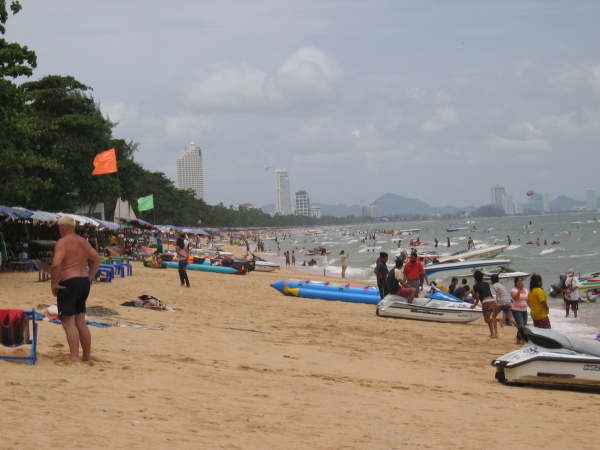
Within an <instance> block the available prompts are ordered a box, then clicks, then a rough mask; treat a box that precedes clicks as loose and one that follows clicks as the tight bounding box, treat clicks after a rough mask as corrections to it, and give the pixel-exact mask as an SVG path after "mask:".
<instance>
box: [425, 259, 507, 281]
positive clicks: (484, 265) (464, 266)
mask: <svg viewBox="0 0 600 450" xmlns="http://www.w3.org/2000/svg"><path fill="white" fill-rule="evenodd" d="M508 264H510V259H499V258H492V259H469V260H467V261H455V262H448V263H435V262H434V263H432V264H427V265H426V266H425V272H426V273H427V276H428V277H431V276H432V275H433V276H436V277H440V278H450V277H468V276H472V275H473V272H475V271H476V270H480V271H481V272H497V271H499V270H500V267H502V266H507V265H508Z"/></svg>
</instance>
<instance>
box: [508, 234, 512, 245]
mask: <svg viewBox="0 0 600 450" xmlns="http://www.w3.org/2000/svg"><path fill="white" fill-rule="evenodd" d="M507 237H508V245H509V247H510V244H512V241H511V240H510V236H507Z"/></svg>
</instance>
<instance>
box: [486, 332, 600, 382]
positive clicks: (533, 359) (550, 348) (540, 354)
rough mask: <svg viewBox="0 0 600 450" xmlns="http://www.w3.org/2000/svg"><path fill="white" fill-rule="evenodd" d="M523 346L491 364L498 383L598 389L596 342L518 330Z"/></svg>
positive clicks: (599, 352) (599, 357)
mask: <svg viewBox="0 0 600 450" xmlns="http://www.w3.org/2000/svg"><path fill="white" fill-rule="evenodd" d="M519 334H520V336H521V338H522V339H523V340H524V341H525V342H527V344H525V346H524V347H521V348H520V349H519V350H515V351H514V352H511V353H508V354H506V355H504V356H502V357H500V358H498V359H496V360H494V361H492V366H494V367H496V380H498V381H500V382H502V383H514V384H542V385H555V386H558V385H562V386H577V387H600V341H597V340H593V339H581V338H579V337H577V336H573V335H569V334H561V333H558V332H557V331H553V330H550V329H545V328H534V327H528V326H527V327H523V326H521V327H519Z"/></svg>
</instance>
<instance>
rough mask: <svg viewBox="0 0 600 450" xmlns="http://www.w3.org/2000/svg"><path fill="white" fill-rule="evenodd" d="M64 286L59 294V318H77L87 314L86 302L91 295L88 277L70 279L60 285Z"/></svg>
mask: <svg viewBox="0 0 600 450" xmlns="http://www.w3.org/2000/svg"><path fill="white" fill-rule="evenodd" d="M58 284H59V285H60V286H64V287H65V288H64V289H59V290H58V294H57V303H58V316H59V317H62V316H75V315H77V314H85V301H86V300H87V298H88V295H89V294H90V279H89V278H88V277H77V278H69V279H68V280H64V281H61V282H60V283H58Z"/></svg>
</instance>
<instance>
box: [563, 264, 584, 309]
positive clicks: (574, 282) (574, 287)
mask: <svg viewBox="0 0 600 450" xmlns="http://www.w3.org/2000/svg"><path fill="white" fill-rule="evenodd" d="M579 286H580V284H579V278H577V277H576V276H575V271H574V270H573V269H569V270H568V271H567V278H566V280H565V289H564V290H563V296H564V298H565V317H569V308H570V309H572V310H573V316H574V317H575V318H576V319H577V310H578V309H579V300H581V297H580V296H579Z"/></svg>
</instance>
